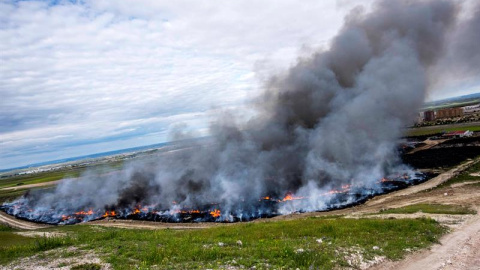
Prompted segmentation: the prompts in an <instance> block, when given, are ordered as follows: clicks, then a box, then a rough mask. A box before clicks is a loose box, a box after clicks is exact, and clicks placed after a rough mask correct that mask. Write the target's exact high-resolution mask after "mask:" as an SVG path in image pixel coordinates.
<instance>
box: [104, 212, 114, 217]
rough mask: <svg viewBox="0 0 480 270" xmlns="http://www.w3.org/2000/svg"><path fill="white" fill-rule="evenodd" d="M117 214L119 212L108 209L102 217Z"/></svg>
mask: <svg viewBox="0 0 480 270" xmlns="http://www.w3.org/2000/svg"><path fill="white" fill-rule="evenodd" d="M116 215H117V213H115V211H106V212H105V214H104V215H103V216H102V217H114V216H116Z"/></svg>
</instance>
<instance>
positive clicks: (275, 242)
mask: <svg viewBox="0 0 480 270" xmlns="http://www.w3.org/2000/svg"><path fill="white" fill-rule="evenodd" d="M0 228H2V229H1V230H2V232H1V233H2V240H3V239H7V238H8V239H12V240H11V241H8V244H6V242H4V241H1V244H0V263H1V264H3V265H7V264H8V263H9V262H11V261H12V260H14V259H16V258H21V257H27V256H31V255H34V254H38V253H41V252H43V251H46V250H51V249H55V248H67V247H71V246H74V247H79V248H81V249H83V250H91V251H94V252H95V253H96V254H101V256H103V257H101V258H102V259H103V260H104V261H105V262H108V263H110V264H111V265H112V266H113V267H114V269H134V268H140V269H150V268H152V267H153V266H155V267H153V269H155V268H158V269H165V268H167V269H170V268H171V269H195V268H200V269H204V268H221V267H228V266H236V267H241V266H242V265H243V266H244V267H253V266H256V268H257V269H264V268H269V267H272V268H280V267H283V268H293V269H295V268H297V267H299V268H301V269H307V268H309V267H312V266H313V267H314V268H315V269H317V268H320V269H333V268H334V267H335V266H350V265H351V264H354V263H353V262H352V261H355V260H353V259H352V258H349V256H351V254H355V255H354V256H357V257H356V258H357V259H358V256H360V259H359V260H363V261H368V260H372V259H374V257H375V256H383V257H386V258H389V259H399V258H401V257H402V256H403V255H404V254H405V253H406V252H407V251H408V250H416V249H421V248H424V247H427V246H429V245H431V244H432V243H436V242H437V239H438V238H439V236H440V235H442V234H443V233H445V232H446V229H445V228H444V227H442V226H440V225H439V224H438V223H437V222H435V221H434V220H432V219H396V220H385V219H359V220H353V219H344V218H338V217H335V218H328V217H326V218H325V217H323V218H306V219H298V220H291V221H275V222H254V223H237V224H231V225H225V226H222V225H220V226H214V227H212V228H208V229H201V230H191V231H178V230H168V229H166V230H155V231H151V230H141V229H135V230H130V229H118V228H105V227H98V226H92V225H75V226H61V227H55V228H50V229H46V230H44V231H48V232H55V231H56V232H62V233H64V234H65V233H66V236H63V237H50V238H46V237H39V238H32V239H30V240H27V241H26V242H18V243H16V244H14V240H13V239H15V238H17V237H21V236H19V235H16V234H15V232H16V231H15V230H13V229H9V228H5V227H0ZM58 253H59V254H60V253H61V254H63V256H65V253H64V252H63V253H62V252H58ZM67 256H68V254H67ZM72 256H74V254H72ZM349 261H350V264H349ZM352 266H354V265H352ZM92 267H94V266H92ZM354 267H355V266H354Z"/></svg>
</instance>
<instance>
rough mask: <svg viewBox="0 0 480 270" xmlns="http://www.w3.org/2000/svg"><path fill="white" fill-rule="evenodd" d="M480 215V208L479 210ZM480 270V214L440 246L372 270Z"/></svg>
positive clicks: (442, 241) (447, 236)
mask: <svg viewBox="0 0 480 270" xmlns="http://www.w3.org/2000/svg"><path fill="white" fill-rule="evenodd" d="M476 210H477V212H478V211H479V210H480V208H477V209H476ZM380 269H382V270H394V269H395V270H417V269H423V270H429V269H431V270H441V269H445V270H457V269H458V270H479V269H480V215H478V214H477V215H475V216H473V217H472V218H470V219H469V220H467V221H466V222H465V223H464V224H462V225H461V226H459V227H458V228H457V229H455V230H454V231H453V232H452V233H450V234H447V235H445V236H444V237H442V238H441V239H440V244H437V245H434V246H433V247H432V248H431V249H429V250H423V251H420V252H416V253H413V254H411V255H409V256H407V257H406V258H405V259H403V260H401V261H397V262H391V261H388V262H383V263H381V264H379V265H376V266H374V267H371V268H370V270H380Z"/></svg>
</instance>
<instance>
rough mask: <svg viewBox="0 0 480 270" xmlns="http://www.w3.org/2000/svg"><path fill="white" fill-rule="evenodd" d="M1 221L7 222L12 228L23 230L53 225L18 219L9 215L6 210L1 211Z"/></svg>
mask: <svg viewBox="0 0 480 270" xmlns="http://www.w3.org/2000/svg"><path fill="white" fill-rule="evenodd" d="M0 223H3V224H6V225H7V226H10V227H12V228H17V229H22V230H37V229H44V228H48V227H51V226H49V225H44V224H38V223H34V222H29V221H24V220H21V219H17V218H15V217H13V216H10V215H7V214H6V213H5V212H2V211H0Z"/></svg>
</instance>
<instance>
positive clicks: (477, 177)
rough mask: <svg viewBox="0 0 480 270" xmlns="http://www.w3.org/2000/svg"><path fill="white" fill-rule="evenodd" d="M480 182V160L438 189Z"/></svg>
mask: <svg viewBox="0 0 480 270" xmlns="http://www.w3.org/2000/svg"><path fill="white" fill-rule="evenodd" d="M477 181H480V160H479V161H476V163H475V164H473V165H472V166H470V167H469V168H468V169H466V170H464V171H463V172H461V173H459V174H458V175H456V176H454V177H452V178H450V179H449V180H448V181H446V182H444V183H442V184H440V185H438V186H437V187H436V188H443V187H449V186H451V185H453V184H457V183H465V182H477Z"/></svg>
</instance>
